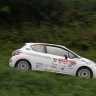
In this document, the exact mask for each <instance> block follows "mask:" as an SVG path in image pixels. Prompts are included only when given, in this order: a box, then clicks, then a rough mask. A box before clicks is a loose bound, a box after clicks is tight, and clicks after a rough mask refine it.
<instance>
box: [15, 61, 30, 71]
mask: <svg viewBox="0 0 96 96" xmlns="http://www.w3.org/2000/svg"><path fill="white" fill-rule="evenodd" d="M16 65H17V66H16V68H17V69H20V70H23V71H28V70H29V69H30V63H29V62H28V61H27V60H19V61H18V62H17V63H16Z"/></svg>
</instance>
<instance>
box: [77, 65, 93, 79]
mask: <svg viewBox="0 0 96 96" xmlns="http://www.w3.org/2000/svg"><path fill="white" fill-rule="evenodd" d="M82 68H87V69H89V70H90V72H91V75H92V77H93V71H92V69H91V68H89V67H87V66H81V67H79V68H78V69H77V71H76V76H78V71H79V70H80V69H82Z"/></svg>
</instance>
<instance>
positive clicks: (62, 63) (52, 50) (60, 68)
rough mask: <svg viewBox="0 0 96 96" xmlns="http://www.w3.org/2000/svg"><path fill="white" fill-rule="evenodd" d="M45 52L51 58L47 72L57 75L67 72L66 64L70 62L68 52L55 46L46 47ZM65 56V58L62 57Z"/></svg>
mask: <svg viewBox="0 0 96 96" xmlns="http://www.w3.org/2000/svg"><path fill="white" fill-rule="evenodd" d="M46 50H47V51H46V52H47V54H48V55H49V57H50V58H51V59H50V60H51V61H48V62H50V63H49V64H48V65H47V66H48V67H47V68H48V70H50V71H55V72H58V73H66V72H68V64H69V62H71V59H70V60H69V58H66V57H68V51H67V50H66V49H64V48H62V47H59V46H55V45H46ZM64 55H65V56H64Z"/></svg>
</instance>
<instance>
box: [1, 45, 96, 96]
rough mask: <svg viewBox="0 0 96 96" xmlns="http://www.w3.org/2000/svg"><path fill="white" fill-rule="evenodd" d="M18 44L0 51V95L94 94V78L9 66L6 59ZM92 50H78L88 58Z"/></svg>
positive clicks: (55, 95) (48, 95) (95, 90)
mask: <svg viewBox="0 0 96 96" xmlns="http://www.w3.org/2000/svg"><path fill="white" fill-rule="evenodd" d="M19 46H21V45H18V46H16V45H15V44H14V46H13V47H12V48H11V49H10V48H8V47H7V48H5V49H4V50H2V51H1V53H0V96H96V79H80V78H78V77H73V76H68V75H60V74H55V73H50V72H33V71H28V72H22V71H20V70H17V69H14V68H10V67H9V66H8V60H9V58H10V57H11V53H12V51H13V50H14V49H15V48H19ZM2 49H3V48H2ZM94 52H95V51H94V50H90V51H88V52H84V51H78V53H79V54H80V55H83V56H85V57H88V58H90V59H91V58H92V59H94V58H95V53H94ZM90 53H92V54H93V53H94V54H93V55H92V54H91V55H90ZM91 56H93V57H91ZM94 60H95V59H94Z"/></svg>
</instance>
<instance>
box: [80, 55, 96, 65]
mask: <svg viewBox="0 0 96 96" xmlns="http://www.w3.org/2000/svg"><path fill="white" fill-rule="evenodd" d="M80 59H81V61H82V62H85V63H86V64H89V65H90V64H93V65H96V63H95V62H94V61H92V60H90V59H87V58H84V57H80Z"/></svg>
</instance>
